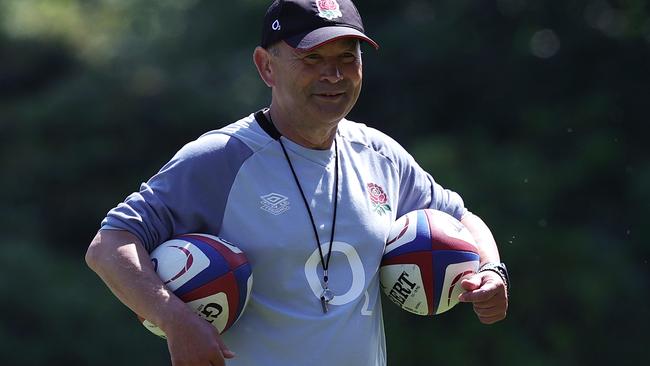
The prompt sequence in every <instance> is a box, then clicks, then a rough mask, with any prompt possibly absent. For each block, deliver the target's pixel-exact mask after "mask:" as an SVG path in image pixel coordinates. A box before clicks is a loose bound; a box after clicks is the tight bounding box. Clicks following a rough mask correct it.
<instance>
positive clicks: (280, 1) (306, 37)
mask: <svg viewBox="0 0 650 366" xmlns="http://www.w3.org/2000/svg"><path fill="white" fill-rule="evenodd" d="M340 38H358V39H360V40H363V41H366V42H368V43H370V44H371V45H372V46H373V47H375V48H379V45H378V44H377V43H376V42H375V41H373V40H372V39H371V38H370V37H368V36H366V35H365V33H364V30H363V22H362V21H361V15H359V11H358V10H357V8H356V7H355V6H354V4H353V3H352V1H350V0H275V1H274V2H273V4H271V6H270V7H269V8H268V10H267V11H266V15H265V16H264V28H263V29H262V43H261V44H260V45H261V46H262V47H264V48H268V47H269V46H270V45H272V44H274V43H276V42H279V41H285V42H286V43H287V44H288V45H289V46H291V47H293V48H299V49H304V50H311V49H314V48H316V47H318V46H320V45H323V44H325V43H328V42H332V41H335V40H337V39H340Z"/></svg>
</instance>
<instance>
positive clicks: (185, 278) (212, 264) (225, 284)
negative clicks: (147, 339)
mask: <svg viewBox="0 0 650 366" xmlns="http://www.w3.org/2000/svg"><path fill="white" fill-rule="evenodd" d="M150 256H151V261H152V263H153V265H154V268H155V270H156V273H158V276H160V279H162V281H163V282H164V283H165V286H167V288H168V289H170V290H171V291H173V292H174V294H175V295H176V296H178V297H179V298H180V299H181V300H183V301H185V302H186V303H187V304H188V305H189V306H190V307H191V308H193V309H194V311H196V313H197V314H198V315H199V316H201V317H202V318H203V319H205V320H206V321H208V322H209V323H211V324H212V325H213V326H214V327H215V328H216V329H217V331H219V333H223V332H224V331H226V330H227V329H228V328H230V327H231V326H232V325H233V324H234V323H235V322H236V321H237V319H239V317H240V316H241V314H242V313H243V312H244V309H245V307H246V304H247V303H248V298H249V297H250V292H251V288H252V286H253V274H252V270H251V266H250V264H249V263H248V260H247V259H246V256H245V255H244V253H243V252H242V251H241V250H240V249H239V248H237V247H236V246H235V245H233V244H231V243H229V242H227V241H225V240H223V239H221V238H219V237H216V236H213V235H208V234H185V235H181V236H178V237H175V238H173V239H171V240H168V241H166V242H164V243H162V244H161V245H160V246H158V247H157V248H156V249H154V250H153V251H152V252H151V254H150ZM139 318H140V321H141V322H142V324H143V325H144V326H145V327H146V328H147V329H149V330H150V331H151V332H152V333H154V334H156V335H157V336H160V337H163V338H165V333H164V332H163V331H162V330H161V329H160V328H158V327H157V326H156V325H155V324H153V323H151V322H150V321H148V320H145V319H143V318H142V317H139Z"/></svg>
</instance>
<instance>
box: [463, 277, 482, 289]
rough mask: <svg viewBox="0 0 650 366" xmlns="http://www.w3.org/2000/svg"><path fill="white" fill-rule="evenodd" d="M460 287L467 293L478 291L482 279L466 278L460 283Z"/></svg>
mask: <svg viewBox="0 0 650 366" xmlns="http://www.w3.org/2000/svg"><path fill="white" fill-rule="evenodd" d="M460 285H461V287H462V288H463V290H465V291H472V290H476V289H477V288H479V287H481V277H479V276H472V277H469V278H465V279H464V280H462V281H461V282H460Z"/></svg>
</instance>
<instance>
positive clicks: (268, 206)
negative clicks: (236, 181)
mask: <svg viewBox="0 0 650 366" xmlns="http://www.w3.org/2000/svg"><path fill="white" fill-rule="evenodd" d="M260 198H261V199H262V201H260V203H261V204H262V206H260V208H261V209H262V210H264V211H266V212H269V213H271V214H273V215H279V214H281V213H284V212H286V211H287V210H289V208H291V207H290V206H289V197H286V196H283V195H281V194H278V193H269V194H266V195H264V196H260Z"/></svg>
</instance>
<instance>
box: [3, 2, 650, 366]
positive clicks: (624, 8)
mask: <svg viewBox="0 0 650 366" xmlns="http://www.w3.org/2000/svg"><path fill="white" fill-rule="evenodd" d="M268 3H269V2H267V1H262V0H238V1H229V2H225V1H208V0H155V1H154V0H147V1H145V0H142V1H126V0H65V1H64V0H0V174H1V180H0V229H2V232H3V233H4V234H3V235H1V236H0V245H1V248H2V250H1V251H0V314H1V315H0V317H1V318H0V319H1V323H0V354H1V355H2V358H1V361H0V363H2V364H3V365H37V364H47V365H91V364H92V365H97V366H99V365H154V364H159V365H165V364H168V363H169V361H168V355H167V349H166V344H165V342H164V341H162V340H160V339H158V338H157V337H155V336H152V335H151V334H149V333H148V332H147V331H146V330H145V329H144V328H143V327H142V326H141V325H139V324H138V322H137V320H136V319H135V317H134V316H133V314H132V313H131V312H130V311H129V310H128V309H127V308H126V307H124V306H123V305H121V304H120V303H119V302H118V301H117V300H116V299H115V298H114V297H113V296H112V295H111V294H110V292H109V291H108V290H107V288H105V287H104V286H103V284H102V283H101V282H100V280H99V279H98V278H97V277H96V276H95V275H94V274H93V273H92V272H91V271H90V270H88V269H87V268H86V267H85V263H84V260H83V256H84V253H85V249H86V247H87V245H88V243H89V242H90V240H91V239H92V237H93V236H94V234H95V232H96V230H97V229H98V227H99V222H100V220H101V219H102V218H103V217H104V215H105V213H106V211H107V210H109V209H110V208H111V207H113V206H115V205H116V204H117V203H119V202H120V201H122V200H123V199H124V197H125V196H126V195H128V194H129V193H130V192H132V191H134V190H136V189H137V188H138V185H139V183H140V182H142V181H144V180H146V179H148V177H149V176H151V175H152V174H154V173H155V172H156V171H157V169H158V168H159V167H160V166H161V165H162V164H163V163H164V162H166V161H167V160H168V159H169V158H170V157H171V156H172V155H173V154H174V152H175V151H176V150H178V149H179V148H180V147H181V146H182V145H183V144H184V143H186V142H188V141H190V140H192V139H194V138H196V137H198V136H199V135H200V134H201V133H203V132H204V131H207V130H210V129H215V128H219V127H221V126H223V125H225V124H227V123H229V122H231V121H234V120H236V119H239V118H240V117H242V116H244V115H247V114H249V113H250V112H253V111H255V110H257V109H259V108H261V107H263V106H266V105H268V103H269V102H270V97H269V96H270V93H269V91H268V90H267V88H266V87H265V85H264V84H263V83H262V82H261V81H260V79H259V77H258V75H257V72H256V71H255V68H254V66H253V63H252V60H251V55H252V51H253V48H254V47H255V46H256V44H257V42H258V39H259V32H260V24H261V18H262V15H263V13H264V11H265V9H266V6H267V4H268ZM357 6H358V8H359V10H360V12H361V13H362V15H363V16H364V21H365V25H366V30H367V31H368V33H369V34H370V35H371V36H372V37H373V38H374V39H375V40H377V41H378V42H379V43H380V45H381V49H380V50H379V51H378V52H376V51H374V50H372V49H370V48H365V49H364V71H365V75H364V76H365V78H364V82H365V85H364V90H363V91H362V95H361V98H360V100H359V102H358V104H357V106H356V107H355V109H354V110H353V112H352V113H351V116H350V118H351V119H353V120H356V121H359V122H364V123H367V124H369V125H371V126H373V127H376V128H379V129H381V130H383V131H384V132H387V133H388V134H390V135H392V136H393V137H395V138H396V139H397V140H398V141H399V142H400V143H402V144H403V145H404V146H406V147H407V148H408V149H409V151H411V153H412V154H413V155H414V156H415V157H416V159H417V160H418V161H419V162H420V163H421V165H422V166H424V167H425V168H426V169H427V170H428V171H430V172H431V173H432V175H433V176H434V177H435V178H436V179H437V180H438V181H439V182H440V183H441V184H443V185H444V186H446V187H449V188H452V189H454V190H456V191H458V192H459V193H461V195H462V196H463V197H464V199H465V201H466V203H467V205H468V207H469V208H470V210H472V211H473V212H475V213H477V214H478V215H480V216H481V217H482V218H483V219H484V220H485V221H486V222H487V223H488V224H489V225H490V227H491V229H492V231H493V233H494V236H495V237H496V239H497V241H498V243H499V245H500V250H501V254H502V259H503V260H504V261H506V262H507V263H508V265H509V269H510V272H511V278H512V283H513V285H512V291H513V293H512V298H511V304H510V309H509V314H508V318H507V319H506V320H505V321H503V322H501V323H498V324H496V325H492V326H485V325H482V324H480V323H479V322H478V321H477V319H476V317H475V316H474V314H473V312H472V310H471V307H470V306H469V305H467V304H461V305H459V306H457V307H456V308H454V309H453V310H452V311H450V312H447V313H445V314H442V315H440V316H436V317H432V318H422V317H418V316H415V315H411V314H409V313H406V312H402V311H399V310H398V309H397V307H395V306H394V305H392V304H391V303H389V302H385V304H384V311H385V326H386V332H387V341H388V357H389V363H390V364H391V365H425V364H426V365H429V364H430V365H434V364H435V365H438V364H442V365H452V364H457V365H477V364H482V365H609V364H616V365H632V364H647V363H648V362H649V360H650V357H648V354H647V347H648V345H649V344H650V336H649V335H648V328H649V326H650V310H649V309H650V305H649V304H648V303H649V300H650V295H649V290H650V288H649V282H650V265H649V264H648V260H649V259H650V249H649V247H648V243H647V238H648V236H647V235H646V234H645V232H644V230H645V229H644V228H647V226H646V223H645V220H646V219H647V218H648V208H649V207H650V189H649V188H648V187H649V186H650V159H648V158H649V157H648V155H649V154H648V152H649V149H648V146H647V145H648V144H647V142H646V136H647V131H648V128H647V126H646V124H647V123H648V120H649V118H648V117H649V108H650V104H649V103H648V102H649V99H650V92H649V91H648V87H649V85H650V71H649V66H650V15H649V14H650V5H649V4H648V2H647V1H642V0H620V1H614V0H609V1H606V0H592V1H573V0H568V1H547V2H541V1H532V0H445V1H414V0H411V1H386V0H376V1H361V0H359V1H357ZM384 300H386V298H385V297H384ZM335 351H336V350H332V352H335Z"/></svg>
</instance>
